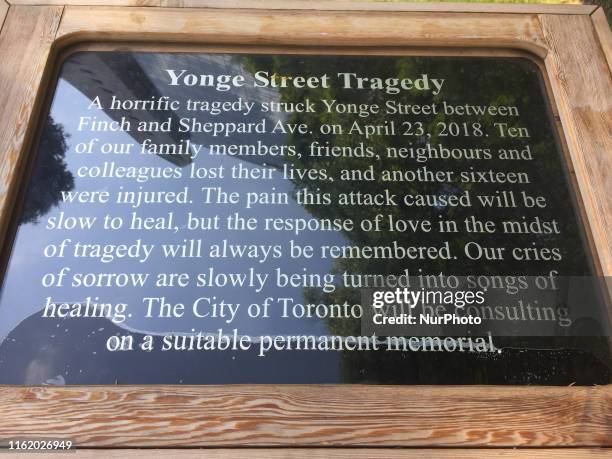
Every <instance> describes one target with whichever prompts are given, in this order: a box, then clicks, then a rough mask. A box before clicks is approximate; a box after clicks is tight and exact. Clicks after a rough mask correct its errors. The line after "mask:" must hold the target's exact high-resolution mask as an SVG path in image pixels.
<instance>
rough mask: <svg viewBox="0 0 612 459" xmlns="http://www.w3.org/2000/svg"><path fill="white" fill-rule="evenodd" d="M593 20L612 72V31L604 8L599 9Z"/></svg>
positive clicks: (592, 17)
mask: <svg viewBox="0 0 612 459" xmlns="http://www.w3.org/2000/svg"><path fill="white" fill-rule="evenodd" d="M591 20H592V21H593V26H594V27H595V33H596V34H597V38H599V43H600V44H601V49H602V50H603V53H604V55H605V56H606V60H607V61H608V67H609V68H610V70H611V71H612V31H610V26H609V25H608V20H607V19H606V14H605V13H604V10H603V8H601V7H600V8H597V9H596V10H595V12H594V13H593V14H592V16H591Z"/></svg>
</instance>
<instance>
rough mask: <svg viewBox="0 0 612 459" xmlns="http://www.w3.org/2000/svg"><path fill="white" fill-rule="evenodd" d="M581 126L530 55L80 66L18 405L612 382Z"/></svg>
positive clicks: (22, 222)
mask: <svg viewBox="0 0 612 459" xmlns="http://www.w3.org/2000/svg"><path fill="white" fill-rule="evenodd" d="M556 129H557V127H556V122H555V118H554V115H553V113H552V110H551V106H550V103H549V101H548V97H547V90H546V86H545V83H544V80H543V79H542V77H541V74H540V70H539V68H538V66H537V65H536V64H534V63H533V62H532V61H531V60H529V59H526V58H521V57H450V56H435V57H414V56H357V55H341V56H331V55H322V56H321V55H318V56H314V55H265V54H250V55H247V54H213V53H208V54H204V53H153V52H110V51H86V52H79V53H76V54H73V55H71V56H70V57H68V58H67V60H66V61H65V62H64V64H63V65H62V67H61V69H60V72H59V76H58V79H57V86H56V88H55V93H54V95H53V98H52V103H51V105H50V108H49V109H48V112H46V113H45V114H44V116H43V118H42V120H41V129H40V138H39V141H38V144H37V147H36V148H35V154H34V155H33V157H32V161H31V167H30V169H29V172H28V176H27V179H26V181H25V182H24V190H25V193H24V195H23V196H22V198H23V199H21V200H20V203H19V205H18V208H17V210H16V213H15V221H16V222H18V223H19V224H18V227H17V228H16V231H15V238H14V242H13V244H12V246H11V247H9V248H8V249H7V258H8V262H7V267H6V271H5V277H4V281H3V286H2V293H1V298H0V383H2V384H58V385H63V384H114V383H118V384H157V383H171V384H209V383H224V384H225V383H338V382H341V383H378V384H561V385H566V384H571V383H576V384H607V383H609V382H610V381H611V379H612V370H611V368H612V361H611V357H610V347H609V342H610V341H609V337H610V327H609V326H610V324H609V321H608V316H607V313H606V306H607V304H606V298H605V296H604V295H603V293H602V289H600V288H599V286H598V282H597V279H596V277H595V269H594V266H593V260H592V257H591V249H590V248H589V246H588V243H587V238H586V232H585V230H584V225H583V223H582V219H581V217H580V215H581V211H580V207H579V206H578V204H577V202H578V201H577V199H576V192H575V185H574V183H573V181H572V178H571V174H569V172H568V170H567V166H566V164H567V160H566V159H565V157H564V151H563V148H562V145H561V144H560V142H559V140H558V135H557V132H556ZM26 183H27V185H26ZM8 250H10V252H8Z"/></svg>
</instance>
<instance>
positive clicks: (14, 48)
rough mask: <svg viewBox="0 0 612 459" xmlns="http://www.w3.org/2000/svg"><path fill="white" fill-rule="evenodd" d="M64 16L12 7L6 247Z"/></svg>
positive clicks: (1, 219) (4, 118)
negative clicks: (53, 47) (46, 74)
mask: <svg viewBox="0 0 612 459" xmlns="http://www.w3.org/2000/svg"><path fill="white" fill-rule="evenodd" d="M62 10H63V8H62V7H58V6H45V7H32V6H12V7H11V8H10V9H9V13H8V15H7V17H6V21H5V24H4V27H3V28H2V32H1V33H0V62H2V65H1V66H0V107H2V111H1V112H0V126H1V127H2V129H0V154H1V156H0V244H3V243H4V238H5V237H6V232H7V231H6V230H7V226H8V224H9V222H10V215H11V211H12V206H13V203H14V200H15V196H16V193H17V191H18V190H17V189H16V185H17V183H16V181H17V180H18V177H19V171H20V168H21V166H22V165H23V163H24V161H23V159H24V155H25V154H26V152H27V149H28V147H29V141H30V140H31V137H32V131H33V126H32V124H34V123H31V121H32V119H33V115H34V114H35V112H36V105H37V102H39V99H40V98H38V97H37V96H38V93H39V89H40V87H41V81H42V80H43V74H44V71H45V67H46V65H47V57H48V56H49V51H50V49H51V45H52V43H53V40H54V38H55V33H56V31H57V28H58V26H59V22H60V18H61V15H62Z"/></svg>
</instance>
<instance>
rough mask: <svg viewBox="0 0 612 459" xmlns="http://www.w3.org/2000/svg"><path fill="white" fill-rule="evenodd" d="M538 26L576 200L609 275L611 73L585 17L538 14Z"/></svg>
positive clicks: (611, 234) (611, 251) (611, 269)
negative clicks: (573, 175) (577, 192)
mask: <svg viewBox="0 0 612 459" xmlns="http://www.w3.org/2000/svg"><path fill="white" fill-rule="evenodd" d="M540 22H541V24H542V31H543V33H544V36H545V38H546V41H547V44H548V47H549V53H548V56H547V57H546V60H545V63H546V68H547V70H548V73H549V76H550V79H551V85H552V88H553V92H554V94H555V99H556V102H557V105H558V107H559V114H560V117H561V122H562V125H563V128H564V131H565V135H566V140H567V143H568V146H569V150H570V156H571V159H572V163H573V164H572V165H573V168H574V170H575V172H576V177H577V181H578V186H579V188H580V194H581V198H582V199H581V201H582V203H583V204H584V209H585V212H586V215H587V219H588V224H589V227H590V231H591V234H592V235H593V243H594V245H595V248H596V252H597V255H598V256H599V262H600V263H599V264H600V267H601V270H602V274H603V275H606V276H612V199H610V190H612V154H611V152H612V75H611V74H610V68H609V67H608V63H607V61H606V58H605V56H604V53H603V50H602V48H601V47H600V46H598V45H597V43H598V41H599V40H598V37H597V36H596V35H595V30H594V27H593V23H592V21H591V19H590V17H586V16H558V15H542V16H540ZM568 30H571V33H568Z"/></svg>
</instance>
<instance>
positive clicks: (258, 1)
mask: <svg viewBox="0 0 612 459" xmlns="http://www.w3.org/2000/svg"><path fill="white" fill-rule="evenodd" d="M9 3H12V4H14V5H84V6H158V7H165V8H223V9H228V8H232V9H239V8H240V9H244V8H246V9H262V10H302V9H304V10H318V11H325V10H328V11H330V10H335V11H437V12H455V13H470V12H471V13H475V12H478V13H512V14H516V13H523V14H538V13H542V14H586V15H589V14H591V13H593V11H595V9H596V8H597V7H596V6H593V5H580V4H571V5H569V4H564V5H560V4H538V3H532V4H504V3H496V4H488V3H449V2H445V3H425V2H421V3H410V2H394V1H391V2H389V1H385V0H382V1H381V0H379V1H362V0H9Z"/></svg>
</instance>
